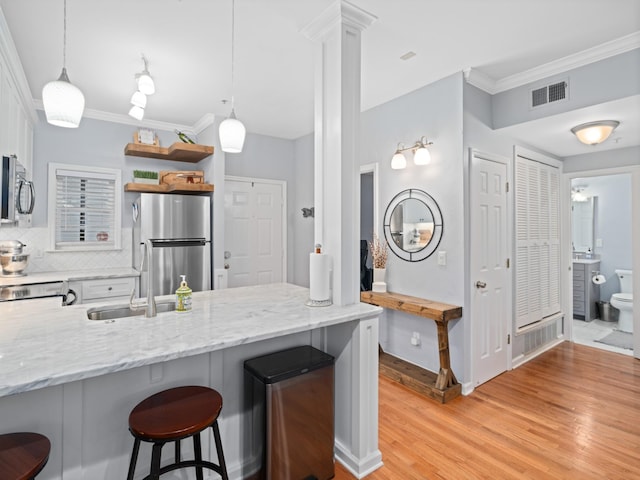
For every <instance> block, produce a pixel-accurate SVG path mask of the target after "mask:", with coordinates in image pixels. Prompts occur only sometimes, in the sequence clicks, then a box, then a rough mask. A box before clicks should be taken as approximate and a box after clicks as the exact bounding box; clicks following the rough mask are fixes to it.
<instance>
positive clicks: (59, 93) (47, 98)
mask: <svg viewBox="0 0 640 480" xmlns="http://www.w3.org/2000/svg"><path fill="white" fill-rule="evenodd" d="M42 103H43V105H44V113H45V115H46V117H47V122H49V123H50V124H51V125H55V126H57V127H65V128H78V126H79V125H80V120H81V119H82V112H83V111H84V95H83V94H82V92H81V91H80V89H79V88H78V87H76V86H75V85H72V84H71V82H69V77H68V76H67V69H66V68H63V69H62V73H61V74H60V77H59V78H58V80H54V81H53V82H49V83H47V84H46V85H45V86H44V88H43V89H42Z"/></svg>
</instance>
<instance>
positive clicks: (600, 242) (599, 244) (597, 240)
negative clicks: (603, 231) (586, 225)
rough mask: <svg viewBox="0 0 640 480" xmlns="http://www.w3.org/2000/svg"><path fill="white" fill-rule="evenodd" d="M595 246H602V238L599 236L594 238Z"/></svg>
mask: <svg viewBox="0 0 640 480" xmlns="http://www.w3.org/2000/svg"><path fill="white" fill-rule="evenodd" d="M596 247H598V248H602V239H601V238H596Z"/></svg>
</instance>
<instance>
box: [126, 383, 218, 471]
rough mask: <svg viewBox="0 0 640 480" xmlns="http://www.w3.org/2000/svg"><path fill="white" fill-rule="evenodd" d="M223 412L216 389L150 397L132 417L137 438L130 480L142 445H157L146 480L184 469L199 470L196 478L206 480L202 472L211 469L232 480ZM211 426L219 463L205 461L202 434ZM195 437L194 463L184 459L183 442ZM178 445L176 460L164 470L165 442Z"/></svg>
mask: <svg viewBox="0 0 640 480" xmlns="http://www.w3.org/2000/svg"><path fill="white" fill-rule="evenodd" d="M220 410H222V396H220V394H219V393H218V392H216V391H215V390H213V389H211V388H207V387H201V386H187V387H177V388H171V389H169V390H164V391H162V392H159V393H156V394H155V395H151V396H150V397H147V398H146V399H144V400H143V401H142V402H140V403H139V404H138V405H136V406H135V408H134V409H133V410H132V411H131V413H130V414H129V431H130V432H131V434H132V435H133V437H134V439H135V440H134V443H133V452H132V453H131V463H130V464H129V474H128V475H127V480H133V474H134V472H135V469H136V462H137V460H138V451H139V449H140V442H141V441H144V442H150V443H153V450H152V454H151V472H150V474H149V475H147V476H146V477H145V478H144V480H147V479H149V480H157V479H158V478H159V477H160V475H162V474H164V473H167V472H170V471H172V470H177V469H180V468H187V467H195V468H196V478H197V479H198V480H202V478H203V477H202V469H203V468H208V469H210V470H213V471H215V472H217V473H218V474H220V476H221V477H222V478H223V480H228V478H229V477H228V476H227V466H226V464H225V462H224V455H223V453H222V442H221V440H220V430H219V429H218V415H219V414H220ZM208 427H211V429H212V430H213V438H214V440H215V444H216V452H217V454H218V462H219V464H218V465H216V464H215V463H212V462H207V461H205V460H202V448H201V445H200V432H202V431H203V430H205V429H207V428H208ZM188 437H193V450H194V453H195V459H194V460H182V459H181V457H180V440H182V439H185V438H188ZM168 442H174V443H175V461H174V463H172V464H170V465H166V466H164V467H162V468H161V467H160V454H161V451H162V447H163V446H164V444H165V443H168Z"/></svg>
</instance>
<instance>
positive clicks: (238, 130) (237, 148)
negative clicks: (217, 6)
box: [219, 0, 247, 153]
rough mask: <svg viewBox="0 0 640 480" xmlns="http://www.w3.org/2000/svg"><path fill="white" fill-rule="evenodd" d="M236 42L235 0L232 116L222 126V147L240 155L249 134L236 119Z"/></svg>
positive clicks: (226, 150) (232, 30) (233, 15)
mask: <svg viewBox="0 0 640 480" xmlns="http://www.w3.org/2000/svg"><path fill="white" fill-rule="evenodd" d="M234 40H235V0H231V114H230V115H229V118H227V119H226V120H224V121H223V122H222V123H221V124H220V130H219V134H220V147H221V148H222V151H223V152H228V153H240V152H242V146H243V145H244V137H245V135H246V133H247V131H246V129H245V128H244V125H243V124H242V122H241V121H240V120H238V119H237V118H236V111H235V109H234V99H233V86H234V85H233V82H234V73H235V72H234V53H235V51H234Z"/></svg>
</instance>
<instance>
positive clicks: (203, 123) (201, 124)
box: [191, 113, 216, 135]
mask: <svg viewBox="0 0 640 480" xmlns="http://www.w3.org/2000/svg"><path fill="white" fill-rule="evenodd" d="M215 121H216V116H215V115H214V114H213V113H205V114H204V115H203V116H202V117H200V120H198V121H197V122H196V123H194V124H193V127H191V128H192V130H193V133H195V134H196V135H200V133H201V132H202V131H203V130H204V129H205V128H207V127H209V126H211V125H213V124H214V122H215Z"/></svg>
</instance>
